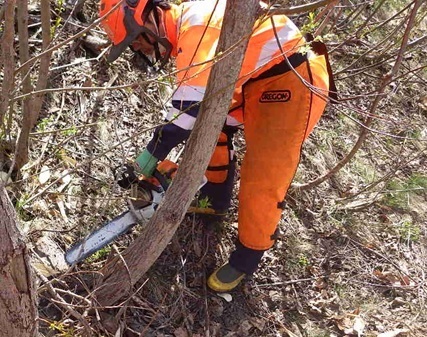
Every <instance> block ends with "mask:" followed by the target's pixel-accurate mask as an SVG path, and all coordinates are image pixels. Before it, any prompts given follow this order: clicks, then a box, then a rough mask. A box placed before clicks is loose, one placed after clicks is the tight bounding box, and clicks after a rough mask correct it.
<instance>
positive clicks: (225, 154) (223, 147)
mask: <svg viewBox="0 0 427 337" xmlns="http://www.w3.org/2000/svg"><path fill="white" fill-rule="evenodd" d="M229 165H230V151H229V149H228V137H227V135H226V134H225V133H224V132H221V133H220V135H219V138H218V142H217V144H216V147H215V150H214V152H213V154H212V157H211V160H210V162H209V165H208V168H207V169H206V172H205V176H206V178H207V179H208V181H209V182H211V183H216V184H220V183H223V182H224V181H225V180H226V179H227V175H228V169H229Z"/></svg>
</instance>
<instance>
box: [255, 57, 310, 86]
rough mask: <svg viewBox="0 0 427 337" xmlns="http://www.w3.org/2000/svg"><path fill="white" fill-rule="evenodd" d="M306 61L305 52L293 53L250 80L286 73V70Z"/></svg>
mask: <svg viewBox="0 0 427 337" xmlns="http://www.w3.org/2000/svg"><path fill="white" fill-rule="evenodd" d="M306 61H307V53H305V54H301V53H295V54H292V55H291V56H289V57H288V58H287V60H283V61H282V62H280V63H278V64H276V65H274V66H272V67H271V68H270V69H268V70H266V71H264V72H263V73H262V74H261V75H259V76H258V77H255V78H253V79H251V80H254V81H256V80H262V79H264V78H268V77H273V76H276V75H280V74H284V73H287V72H288V71H290V70H292V69H295V68H297V67H299V66H300V65H301V64H303V63H304V62H306Z"/></svg>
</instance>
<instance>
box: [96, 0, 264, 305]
mask: <svg viewBox="0 0 427 337" xmlns="http://www.w3.org/2000/svg"><path fill="white" fill-rule="evenodd" d="M257 10H258V1H257V0H250V1H239V0H229V1H228V2H227V7H226V10H225V17H224V23H223V28H222V31H221V36H220V39H219V44H218V49H217V54H218V53H222V55H226V54H227V53H228V52H229V49H230V48H233V50H232V51H231V53H229V54H228V55H227V56H226V57H224V58H222V59H221V60H220V61H219V62H217V63H216V64H215V65H214V67H213V68H212V72H211V75H210V78H209V82H208V86H207V90H206V94H205V99H204V101H203V103H202V106H201V111H200V113H199V116H198V118H197V120H196V123H195V125H194V129H193V131H192V133H191V136H190V138H189V140H188V143H187V146H186V150H185V153H184V157H183V161H182V163H181V165H180V168H179V170H178V173H177V176H176V177H175V178H174V182H173V184H172V185H171V187H170V188H169V190H168V191H167V193H166V196H165V200H164V203H163V205H162V206H161V207H160V208H159V209H158V211H157V212H156V213H155V214H154V216H153V218H152V219H151V221H150V222H149V223H148V224H147V227H146V229H145V231H144V232H143V233H142V234H141V235H140V236H139V237H138V238H137V239H136V240H135V241H134V242H133V244H132V245H131V246H130V247H129V248H128V249H126V250H125V252H124V253H123V255H122V256H121V257H115V258H114V259H113V260H112V261H110V262H109V263H107V265H106V266H105V267H104V268H103V269H102V271H101V272H102V274H103V278H102V282H101V284H100V287H99V288H98V289H97V290H96V291H95V296H96V299H97V301H98V302H99V303H100V304H101V305H111V304H113V303H115V302H117V301H118V300H119V299H121V298H123V297H124V296H127V295H130V294H131V291H132V287H133V285H134V284H135V283H136V282H137V281H138V280H139V279H140V278H141V277H142V276H143V275H144V273H145V272H146V271H147V270H148V269H149V268H150V267H151V265H152V264H153V263H154V262H155V261H156V259H157V258H158V257H159V255H160V254H161V253H162V251H163V250H164V249H165V247H166V245H167V244H168V243H169V242H170V240H171V238H172V236H173V235H174V233H175V231H176V229H177V228H178V225H179V223H180V222H181V221H182V219H183V218H184V215H185V212H186V210H187V208H188V207H189V205H190V203H191V200H192V198H193V197H194V194H195V193H196V190H197V186H198V185H199V183H200V181H201V180H202V177H203V173H204V170H205V169H206V167H207V165H208V162H209V159H210V156H211V154H212V152H213V149H214V147H215V144H216V141H217V139H218V136H219V133H220V131H221V129H222V126H223V125H224V121H225V118H226V116H227V112H228V108H229V105H230V102H231V98H232V94H233V90H234V83H235V82H236V79H237V77H238V75H239V72H240V68H241V65H242V62H243V57H244V54H245V50H246V47H247V43H248V37H249V36H250V33H251V30H252V27H253V25H254V23H255V19H256V15H257ZM245 37H246V38H245Z"/></svg>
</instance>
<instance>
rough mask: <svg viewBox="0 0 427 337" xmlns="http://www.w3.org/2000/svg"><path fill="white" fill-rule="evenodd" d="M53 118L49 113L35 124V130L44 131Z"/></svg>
mask: <svg viewBox="0 0 427 337" xmlns="http://www.w3.org/2000/svg"><path fill="white" fill-rule="evenodd" d="M54 120H55V116H54V115H50V116H49V117H46V118H43V119H42V120H41V121H40V122H39V123H38V124H37V130H38V131H40V132H43V131H46V128H47V126H48V125H49V124H51V123H52V122H53V121H54Z"/></svg>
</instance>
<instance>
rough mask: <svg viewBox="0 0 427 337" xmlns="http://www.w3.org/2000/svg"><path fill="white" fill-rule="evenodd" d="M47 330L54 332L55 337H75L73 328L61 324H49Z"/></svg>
mask: <svg viewBox="0 0 427 337" xmlns="http://www.w3.org/2000/svg"><path fill="white" fill-rule="evenodd" d="M49 329H50V330H52V331H55V336H61V337H74V336H76V331H75V330H74V329H73V328H70V327H68V326H66V324H64V323H63V322H56V321H54V322H51V323H50V325H49Z"/></svg>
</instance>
